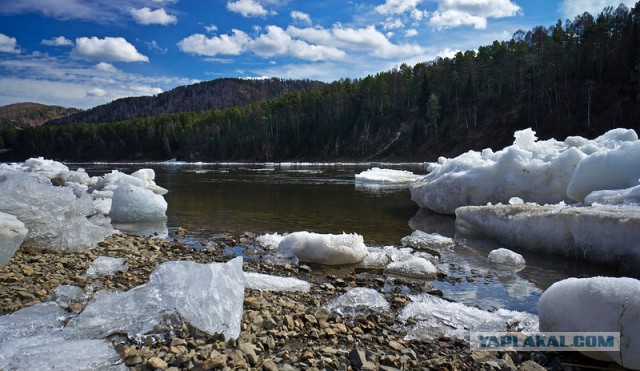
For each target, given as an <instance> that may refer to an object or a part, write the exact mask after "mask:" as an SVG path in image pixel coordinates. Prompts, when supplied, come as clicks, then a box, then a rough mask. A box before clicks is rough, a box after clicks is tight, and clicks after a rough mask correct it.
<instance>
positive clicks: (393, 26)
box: [382, 18, 404, 30]
mask: <svg viewBox="0 0 640 371" xmlns="http://www.w3.org/2000/svg"><path fill="white" fill-rule="evenodd" d="M402 27H404V23H402V21H401V20H399V19H397V18H396V19H387V20H386V21H385V22H384V23H383V24H382V28H383V29H385V30H397V29H398V28H402Z"/></svg>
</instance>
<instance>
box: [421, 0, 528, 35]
mask: <svg viewBox="0 0 640 371" xmlns="http://www.w3.org/2000/svg"><path fill="white" fill-rule="evenodd" d="M520 11H521V9H520V7H519V6H518V5H517V4H515V3H514V2H513V1H512V0H440V2H439V4H438V10H436V11H435V12H434V13H433V16H432V17H431V19H430V20H429V23H430V24H431V25H433V26H435V27H436V28H439V29H442V28H447V27H458V26H473V27H474V28H475V29H485V28H487V18H504V17H512V16H514V15H516V14H517V13H518V12H520Z"/></svg>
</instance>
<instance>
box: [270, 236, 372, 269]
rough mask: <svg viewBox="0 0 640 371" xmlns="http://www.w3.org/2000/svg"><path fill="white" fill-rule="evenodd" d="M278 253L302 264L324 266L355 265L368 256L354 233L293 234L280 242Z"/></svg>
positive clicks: (364, 247) (361, 238)
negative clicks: (293, 257) (295, 259)
mask: <svg viewBox="0 0 640 371" xmlns="http://www.w3.org/2000/svg"><path fill="white" fill-rule="evenodd" d="M278 252H279V253H281V254H283V255H285V256H295V257H297V258H298V260H300V261H302V262H308V263H318V264H325V265H343V264H355V263H358V262H360V261H362V260H363V259H364V258H365V257H366V256H367V254H368V251H367V247H366V246H365V244H364V239H363V237H362V236H361V235H359V234H355V233H352V234H347V233H343V234H339V235H335V234H319V233H310V232H294V233H291V234H289V235H288V236H286V237H285V238H283V239H282V241H280V243H279V244H278Z"/></svg>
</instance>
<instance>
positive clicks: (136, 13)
mask: <svg viewBox="0 0 640 371" xmlns="http://www.w3.org/2000/svg"><path fill="white" fill-rule="evenodd" d="M129 12H130V13H131V15H132V16H133V18H134V19H135V20H136V22H137V23H139V24H143V25H150V24H159V25H163V26H166V25H170V24H174V23H176V22H178V18H176V16H174V15H171V14H167V11H166V10H164V8H160V9H156V10H151V9H150V8H147V7H144V8H140V9H134V8H131V9H130V10H129Z"/></svg>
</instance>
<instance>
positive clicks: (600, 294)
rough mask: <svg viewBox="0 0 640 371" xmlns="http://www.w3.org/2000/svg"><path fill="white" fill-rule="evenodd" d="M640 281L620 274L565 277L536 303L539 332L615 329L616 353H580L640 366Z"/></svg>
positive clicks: (608, 330) (623, 364) (612, 330)
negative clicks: (617, 344) (617, 347)
mask: <svg viewBox="0 0 640 371" xmlns="http://www.w3.org/2000/svg"><path fill="white" fill-rule="evenodd" d="M638 298H640V281H638V280H636V279H633V278H627V277H621V278H613V277H592V278H569V279H566V280H563V281H560V282H556V283H554V284H553V285H551V287H549V288H548V289H547V291H545V292H544V293H543V294H542V296H541V297H540V300H539V302H538V312H539V313H540V331H549V332H551V331H556V332H565V331H567V332H589V333H593V332H600V331H601V332H619V333H620V351H619V352H602V351H601V352H584V353H583V354H584V355H586V356H588V357H592V358H595V359H599V360H605V361H613V362H616V363H618V364H619V365H621V366H623V367H625V368H630V369H634V370H639V369H640V353H639V352H638V349H640V322H639V321H638V318H640V301H638Z"/></svg>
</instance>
